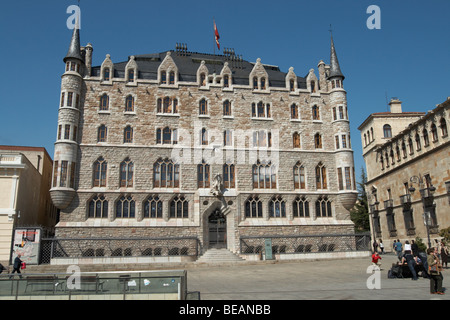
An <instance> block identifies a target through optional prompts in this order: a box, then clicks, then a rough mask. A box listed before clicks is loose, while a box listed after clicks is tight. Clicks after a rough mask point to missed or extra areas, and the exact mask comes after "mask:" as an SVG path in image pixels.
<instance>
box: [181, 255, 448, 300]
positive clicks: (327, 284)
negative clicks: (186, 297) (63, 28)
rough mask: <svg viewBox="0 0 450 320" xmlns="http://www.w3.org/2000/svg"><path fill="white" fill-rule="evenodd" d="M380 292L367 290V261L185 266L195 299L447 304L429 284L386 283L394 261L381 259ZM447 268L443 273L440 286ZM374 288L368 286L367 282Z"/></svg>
mask: <svg viewBox="0 0 450 320" xmlns="http://www.w3.org/2000/svg"><path fill="white" fill-rule="evenodd" d="M382 258H383V259H382V260H381V264H382V265H381V274H380V275H381V277H380V282H379V283H380V289H372V290H370V289H368V287H367V280H368V278H369V277H371V276H372V275H374V274H373V273H367V268H368V267H369V266H371V258H370V257H367V258H355V259H346V260H329V261H301V262H275V263H272V264H268V263H265V264H255V265H248V264H243V265H230V266H226V265H225V266H205V267H187V268H186V270H187V279H188V280H187V281H188V291H191V292H192V291H199V292H200V297H201V300H305V299H306V300H307V299H311V300H450V292H448V293H447V294H446V295H431V294H430V293H429V287H430V280H429V279H425V278H421V277H420V278H419V280H417V281H413V280H411V279H410V278H406V279H389V278H388V277H387V273H388V270H389V269H390V268H391V266H392V263H394V262H396V261H397V257H396V256H395V255H393V254H385V255H382ZM449 274H450V269H444V271H443V276H444V282H443V287H444V288H445V287H446V286H448V283H449V282H448V281H450V278H447V276H448V275H449ZM370 282H371V283H372V284H374V283H375V282H374V281H370Z"/></svg>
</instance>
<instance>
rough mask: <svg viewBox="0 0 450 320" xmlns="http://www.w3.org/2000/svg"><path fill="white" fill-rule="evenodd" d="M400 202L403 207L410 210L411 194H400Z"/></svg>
mask: <svg viewBox="0 0 450 320" xmlns="http://www.w3.org/2000/svg"><path fill="white" fill-rule="evenodd" d="M400 203H401V204H402V206H403V209H405V210H409V209H410V208H411V195H410V194H409V193H408V194H404V195H402V196H400Z"/></svg>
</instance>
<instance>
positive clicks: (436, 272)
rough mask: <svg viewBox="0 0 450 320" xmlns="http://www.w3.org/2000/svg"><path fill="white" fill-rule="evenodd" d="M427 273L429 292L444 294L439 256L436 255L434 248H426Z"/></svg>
mask: <svg viewBox="0 0 450 320" xmlns="http://www.w3.org/2000/svg"><path fill="white" fill-rule="evenodd" d="M427 262H428V270H429V271H428V273H429V275H430V293H431V294H444V292H443V291H442V281H443V277H442V273H441V271H440V264H439V258H438V257H437V255H436V252H435V248H429V249H428V250H427Z"/></svg>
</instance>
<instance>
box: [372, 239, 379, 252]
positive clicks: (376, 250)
mask: <svg viewBox="0 0 450 320" xmlns="http://www.w3.org/2000/svg"><path fill="white" fill-rule="evenodd" d="M373 252H378V243H377V240H376V239H375V240H373Z"/></svg>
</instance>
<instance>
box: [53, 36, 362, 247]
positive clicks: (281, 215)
mask: <svg viewBox="0 0 450 320" xmlns="http://www.w3.org/2000/svg"><path fill="white" fill-rule="evenodd" d="M92 55H93V47H92V45H91V44H88V45H87V46H86V47H80V39H79V30H77V29H75V30H74V33H73V36H72V42H71V45H70V48H69V52H68V54H67V56H66V57H65V59H64V62H65V63H66V71H65V73H64V74H63V76H62V89H61V100H60V107H59V118H58V126H57V128H58V130H57V140H56V143H55V157H54V158H55V166H54V172H53V186H52V189H51V191H50V192H51V195H52V199H53V201H54V203H55V205H56V206H57V207H58V208H60V209H61V218H60V219H61V221H60V222H59V224H58V225H57V236H58V237H62V238H70V237H104V238H108V237H119V236H120V237H168V238H170V237H188V236H189V237H197V238H198V239H199V242H200V243H201V247H202V248H203V249H207V248H209V247H211V246H213V245H214V246H215V245H222V246H224V247H226V248H228V249H229V250H231V251H233V252H236V253H239V250H240V238H241V237H242V236H261V237H263V236H267V235H277V236H290V235H299V234H303V235H306V234H309V235H310V234H352V233H353V223H352V221H351V220H350V215H349V209H350V208H352V207H353V205H354V203H355V201H356V197H357V191H356V185H355V175H354V162H353V150H352V149H351V141H350V127H349V120H348V112H347V111H348V109H347V99H346V91H345V90H344V88H343V80H344V76H343V75H342V73H341V70H340V67H339V62H338V60H337V56H336V52H335V48H334V44H333V40H332V41H331V61H330V65H326V64H325V63H324V62H323V61H320V62H319V64H318V76H316V73H315V71H314V70H313V69H311V70H310V71H309V72H308V74H307V75H306V77H300V76H298V75H296V74H295V73H294V69H293V68H290V69H289V71H288V72H287V73H284V72H282V71H280V69H279V68H278V67H277V66H273V65H265V64H263V63H262V61H261V59H257V61H256V62H254V63H252V62H248V61H245V60H244V59H242V57H240V56H238V55H236V54H235V53H234V51H233V50H224V54H222V55H212V54H205V53H197V52H189V51H188V50H187V48H186V46H185V45H177V47H176V49H175V50H171V51H167V52H161V53H156V54H147V55H138V56H130V57H129V59H128V61H125V62H119V63H113V62H112V60H111V56H110V55H106V58H105V60H104V62H103V63H102V65H101V66H97V67H95V66H92V65H91V63H92ZM218 224H219V225H220V226H221V228H220V231H217V232H216V231H214V230H215V229H214V226H215V225H218ZM218 229H219V228H218Z"/></svg>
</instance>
